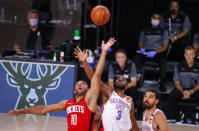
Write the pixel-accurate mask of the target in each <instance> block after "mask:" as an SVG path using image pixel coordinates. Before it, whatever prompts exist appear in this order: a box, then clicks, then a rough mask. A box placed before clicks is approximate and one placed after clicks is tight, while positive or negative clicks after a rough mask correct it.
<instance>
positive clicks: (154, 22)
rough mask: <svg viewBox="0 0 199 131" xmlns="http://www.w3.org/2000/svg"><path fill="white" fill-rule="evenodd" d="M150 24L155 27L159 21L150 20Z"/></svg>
mask: <svg viewBox="0 0 199 131" xmlns="http://www.w3.org/2000/svg"><path fill="white" fill-rule="evenodd" d="M151 24H152V25H154V26H157V25H159V24H160V20H155V19H151Z"/></svg>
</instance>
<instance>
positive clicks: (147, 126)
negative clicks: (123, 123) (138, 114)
mask: <svg viewBox="0 0 199 131" xmlns="http://www.w3.org/2000/svg"><path fill="white" fill-rule="evenodd" d="M157 112H162V111H161V110H160V109H156V110H155V111H154V112H153V114H152V115H151V116H150V117H149V118H148V119H146V113H145V112H144V116H143V120H142V131H156V129H155V128H154V126H153V122H154V116H155V114H156V113H157ZM162 113H163V112H162Z"/></svg>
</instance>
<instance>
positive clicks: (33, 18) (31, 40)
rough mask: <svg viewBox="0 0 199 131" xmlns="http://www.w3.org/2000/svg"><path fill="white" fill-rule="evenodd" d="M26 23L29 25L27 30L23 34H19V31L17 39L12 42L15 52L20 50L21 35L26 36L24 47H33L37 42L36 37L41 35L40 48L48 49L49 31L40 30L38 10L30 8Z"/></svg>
mask: <svg viewBox="0 0 199 131" xmlns="http://www.w3.org/2000/svg"><path fill="white" fill-rule="evenodd" d="M27 19H28V23H29V26H28V27H27V31H26V32H29V33H27V34H25V36H24V35H23V36H22V35H21V34H20V33H19V34H18V35H17V40H16V42H15V44H14V49H15V51H16V52H21V45H23V44H24V43H22V41H21V39H22V38H21V37H25V38H27V42H26V49H31V50H32V49H35V46H36V44H37V39H38V38H39V37H40V36H41V48H42V49H49V48H50V47H51V44H50V42H51V32H47V31H41V27H40V25H39V12H38V11H37V10H33V9H32V10H30V11H29V12H28V17H27Z"/></svg>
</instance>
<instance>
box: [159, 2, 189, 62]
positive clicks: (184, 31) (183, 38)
mask: <svg viewBox="0 0 199 131" xmlns="http://www.w3.org/2000/svg"><path fill="white" fill-rule="evenodd" d="M160 25H161V27H163V28H165V29H167V30H168V33H169V40H170V42H171V43H172V48H171V51H170V53H169V56H168V59H169V60H171V61H181V60H182V59H183V58H184V57H183V55H184V48H185V47H186V46H187V45H188V44H189V35H188V34H189V32H190V29H191V22H190V19H189V16H188V15H187V14H186V13H185V12H183V11H181V10H180V3H179V1H178V0H171V1H170V2H169V10H167V11H166V12H164V13H163V15H162V17H161V24H160Z"/></svg>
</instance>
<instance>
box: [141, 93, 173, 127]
mask: <svg viewBox="0 0 199 131" xmlns="http://www.w3.org/2000/svg"><path fill="white" fill-rule="evenodd" d="M158 102H159V95H158V93H157V92H156V91H155V90H148V91H146V92H145V93H144V98H143V105H144V108H145V111H144V113H143V121H142V131H170V127H169V125H168V123H167V121H166V117H165V115H164V113H163V112H162V111H161V110H160V109H158V108H157V107H156V105H157V104H158Z"/></svg>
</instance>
